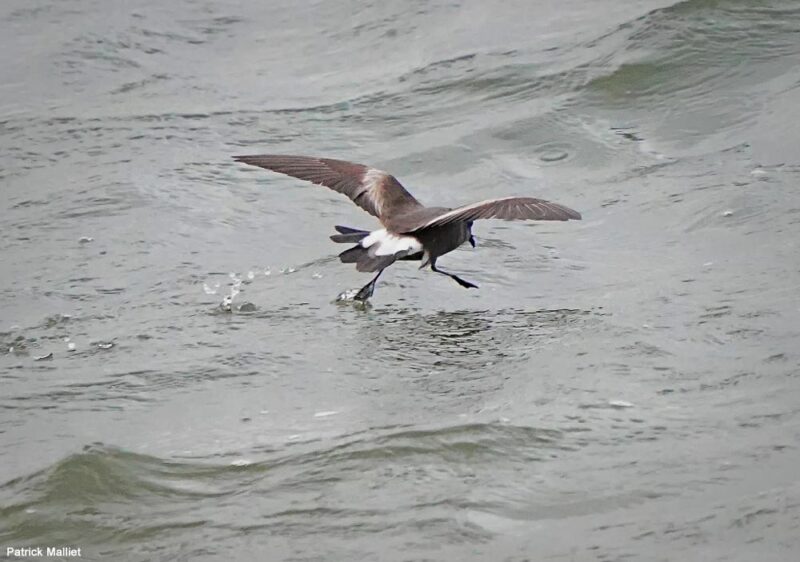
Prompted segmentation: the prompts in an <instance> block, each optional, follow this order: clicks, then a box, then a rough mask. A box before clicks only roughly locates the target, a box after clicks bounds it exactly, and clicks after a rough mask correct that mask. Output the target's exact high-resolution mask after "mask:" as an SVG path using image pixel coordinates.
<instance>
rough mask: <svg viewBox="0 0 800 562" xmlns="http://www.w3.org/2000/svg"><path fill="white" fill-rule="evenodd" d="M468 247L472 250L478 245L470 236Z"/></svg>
mask: <svg viewBox="0 0 800 562" xmlns="http://www.w3.org/2000/svg"><path fill="white" fill-rule="evenodd" d="M469 245H470V246H472V247H473V248H474V247H475V246H477V245H478V243H477V242H475V237H474V236H472V235H470V237H469Z"/></svg>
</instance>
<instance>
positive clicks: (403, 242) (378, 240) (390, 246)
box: [361, 228, 422, 256]
mask: <svg viewBox="0 0 800 562" xmlns="http://www.w3.org/2000/svg"><path fill="white" fill-rule="evenodd" d="M374 244H377V245H378V247H377V248H375V255H376V256H391V255H394V254H398V253H401V252H410V253H412V254H415V253H417V252H421V251H422V244H420V242H419V240H417V239H416V238H414V237H413V236H398V235H397V234H392V233H390V232H387V231H386V229H385V228H382V229H380V230H375V231H373V232H370V233H369V236H367V237H366V238H364V239H363V240H362V241H361V247H362V248H371V247H372V246H373V245H374Z"/></svg>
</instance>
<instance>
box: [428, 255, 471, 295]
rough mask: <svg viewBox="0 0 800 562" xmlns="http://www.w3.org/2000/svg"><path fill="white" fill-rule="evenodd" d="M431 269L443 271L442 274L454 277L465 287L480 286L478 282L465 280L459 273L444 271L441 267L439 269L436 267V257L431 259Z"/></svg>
mask: <svg viewBox="0 0 800 562" xmlns="http://www.w3.org/2000/svg"><path fill="white" fill-rule="evenodd" d="M431 271H435V272H436V273H441V274H442V275H447V276H448V277H452V278H453V280H454V281H455V282H456V283H458V284H459V285H461V286H462V287H464V288H465V289H477V288H478V286H477V285H476V284H474V283H470V282H469V281H465V280H464V279H462V278H461V277H459V276H458V275H456V274H454V273H448V272H446V271H442V270H441V269H438V268H437V267H436V260H435V259H433V260H431Z"/></svg>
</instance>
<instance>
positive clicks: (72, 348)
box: [67, 341, 76, 351]
mask: <svg viewBox="0 0 800 562" xmlns="http://www.w3.org/2000/svg"><path fill="white" fill-rule="evenodd" d="M75 347H76V346H75V342H72V341H71V342H69V343H68V344H67V351H75Z"/></svg>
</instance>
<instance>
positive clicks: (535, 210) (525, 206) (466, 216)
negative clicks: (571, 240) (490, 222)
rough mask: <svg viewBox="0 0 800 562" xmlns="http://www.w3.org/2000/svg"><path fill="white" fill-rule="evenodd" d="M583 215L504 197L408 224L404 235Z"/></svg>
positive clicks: (555, 205)
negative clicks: (450, 227) (471, 223)
mask: <svg viewBox="0 0 800 562" xmlns="http://www.w3.org/2000/svg"><path fill="white" fill-rule="evenodd" d="M580 218H581V215H580V213H578V212H577V211H573V210H572V209H570V208H569V207H565V206H564V205H559V204H558V203H551V202H549V201H544V200H542V199H534V198H533V197H503V198H501V199H488V200H486V201H480V202H479V203H473V204H471V205H465V206H463V207H458V208H457V209H452V210H450V211H447V212H445V213H441V214H439V215H437V216H435V217H433V218H427V219H426V220H422V221H420V222H419V223H418V224H416V225H413V227H412V226H411V225H409V227H408V228H406V229H403V230H404V231H405V232H415V231H418V230H423V229H426V228H431V227H436V226H443V225H446V224H450V223H452V222H462V221H474V220H478V219H502V220H507V221H511V220H539V221H565V220H569V219H575V220H580Z"/></svg>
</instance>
